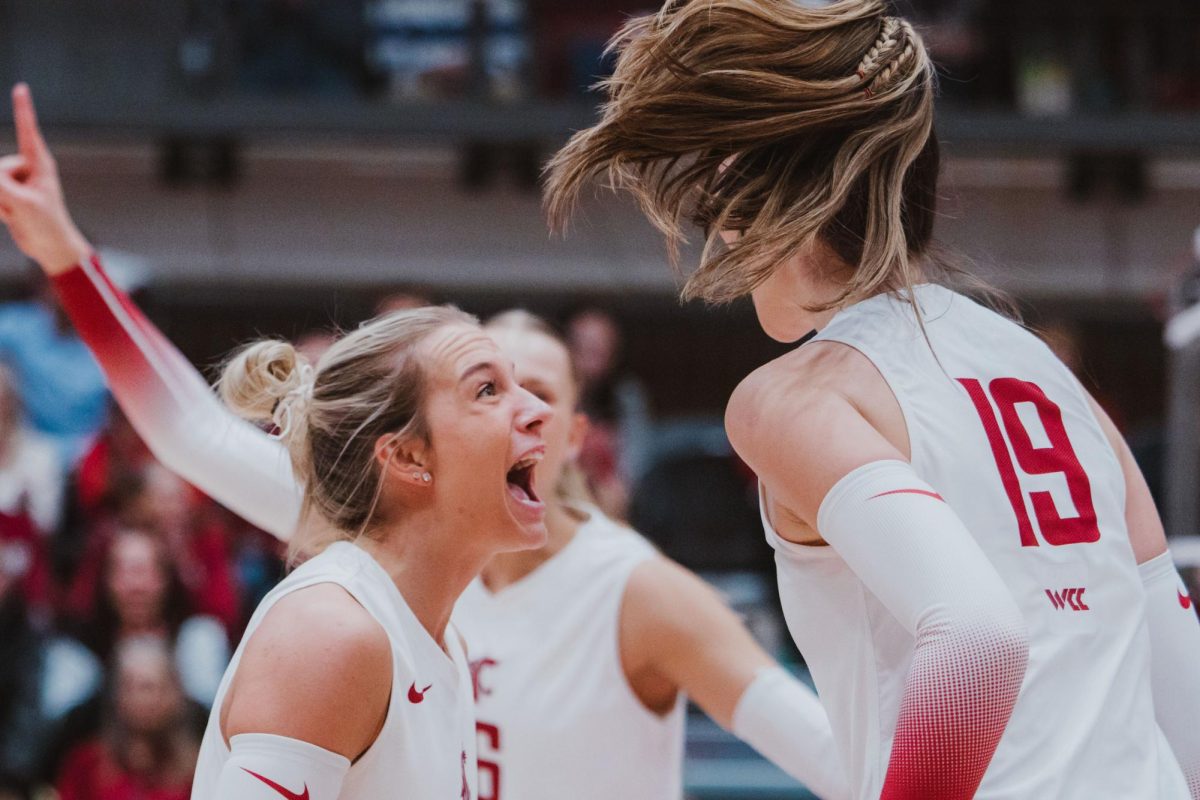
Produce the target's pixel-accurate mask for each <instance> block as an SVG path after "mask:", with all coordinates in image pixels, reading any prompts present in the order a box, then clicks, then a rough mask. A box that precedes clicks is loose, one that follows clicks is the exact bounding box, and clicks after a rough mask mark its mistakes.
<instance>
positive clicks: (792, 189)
mask: <svg viewBox="0 0 1200 800" xmlns="http://www.w3.org/2000/svg"><path fill="white" fill-rule="evenodd" d="M613 50H614V52H615V54H616V67H615V72H614V74H613V76H612V78H611V79H609V80H608V81H607V82H606V84H605V88H606V91H607V94H608V98H607V103H606V105H605V107H604V110H603V115H602V119H601V120H600V122H599V123H597V124H596V125H595V126H594V127H592V128H590V129H587V130H584V131H582V132H580V133H578V134H577V135H576V136H575V137H574V138H573V139H572V140H571V141H570V142H569V143H568V144H567V145H566V147H565V148H564V149H563V150H562V151H561V152H559V153H558V154H557V156H556V157H555V158H554V160H553V161H552V163H551V166H550V169H549V176H548V183H547V197H546V202H547V207H548V209H549V212H550V215H551V217H552V220H553V221H554V222H555V223H556V224H557V225H559V226H561V225H563V224H564V223H565V222H566V221H567V218H568V216H569V214H570V210H571V208H572V206H573V204H574V201H575V199H576V198H577V197H578V195H579V194H580V193H581V192H582V191H583V190H584V189H585V187H587V186H588V185H589V184H590V182H591V180H592V179H593V178H595V177H597V176H599V177H604V178H607V179H608V180H609V182H610V183H611V184H612V185H613V186H614V187H617V188H619V189H624V190H628V191H630V192H632V193H633V194H634V196H635V197H636V198H637V199H638V201H639V202H640V204H641V207H642V208H643V209H644V210H645V211H646V213H647V215H648V216H649V218H650V220H651V221H652V222H653V223H654V224H655V225H657V226H658V227H659V228H660V229H661V230H662V231H663V232H664V233H665V234H666V236H667V238H668V240H669V241H670V242H671V244H672V245H676V244H677V243H678V242H679V241H680V240H681V239H682V237H683V229H684V225H685V223H687V222H690V223H694V224H696V225H697V226H698V227H699V228H700V229H701V230H703V231H704V232H705V238H706V246H705V250H704V253H703V256H702V263H701V266H700V267H699V269H698V270H697V271H696V272H695V273H694V274H693V275H692V276H691V277H690V280H689V282H688V284H687V286H686V288H685V295H686V296H687V297H697V298H703V299H705V300H707V301H710V302H724V301H729V300H732V299H734V298H739V297H743V296H746V295H749V296H751V297H752V298H753V301H754V306H755V309H756V311H757V314H758V320H759V323H760V324H761V326H762V328H763V330H764V331H765V332H766V333H767V334H768V335H770V336H771V337H772V338H774V339H776V340H778V341H780V342H796V341H799V340H800V339H802V338H803V337H805V336H807V335H808V334H809V333H810V332H812V331H813V330H814V329H815V330H816V332H817V333H816V335H815V337H814V338H813V339H812V341H810V342H808V343H807V344H805V345H804V346H802V347H800V348H798V349H796V350H795V351H793V352H791V353H789V354H787V355H785V356H783V357H781V358H779V359H778V360H776V361H773V362H771V363H769V364H767V365H766V366H764V367H762V368H760V369H759V370H757V371H756V372H754V373H753V374H752V375H750V376H749V377H748V378H746V379H745V381H744V382H743V383H742V385H741V386H739V387H738V389H737V390H736V391H735V393H734V395H733V397H732V398H731V399H730V402H729V407H728V409H727V416H726V422H727V427H728V432H729V436H730V439H731V441H732V442H733V444H734V447H735V448H736V449H737V451H738V452H739V454H740V455H741V456H742V457H743V458H744V459H745V461H746V462H747V463H748V464H749V465H750V466H751V467H752V468H753V469H754V470H755V471H756V472H757V473H758V476H759V478H760V484H761V500H762V511H763V522H764V527H765V528H766V532H767V537H768V539H769V541H770V542H771V544H772V545H773V546H774V548H775V550H776V564H777V566H778V573H779V585H780V595H781V598H782V602H783V605H784V611H785V615H786V617H787V621H788V626H789V628H790V630H791V632H792V635H793V637H794V638H795V640H796V643H797V645H798V646H799V647H800V650H801V652H802V653H803V654H804V656H805V660H806V661H807V663H808V665H809V667H810V668H811V670H812V673H813V677H814V679H815V680H816V684H817V689H818V691H819V693H820V696H821V699H822V702H823V703H824V705H825V707H826V709H827V710H828V711H829V716H830V721H831V723H832V725H833V730H834V734H835V737H836V739H837V742H838V748H839V752H840V754H841V755H842V758H843V760H844V762H845V764H846V766H847V768H848V770H849V773H850V781H851V785H852V789H853V792H854V796H855V797H857V798H863V800H867V799H868V798H870V799H871V800H874V799H875V798H880V797H882V798H886V800H901V798H905V799H910V798H911V800H967V798H973V797H980V798H988V799H989V800H1008V799H1010V798H1011V800H1027V799H1028V798H1035V797H1036V798H1051V797H1053V798H1056V800H1076V799H1078V800H1084V798H1097V797H1105V798H1116V797H1120V798H1146V800H1150V798H1155V799H1156V800H1159V799H1164V798H1171V799H1172V800H1175V799H1176V798H1186V797H1188V783H1190V784H1191V791H1192V793H1193V794H1200V726H1197V725H1196V724H1195V720H1196V719H1198V718H1200V685H1198V684H1200V677H1198V676H1200V672H1197V670H1196V669H1194V665H1196V664H1197V663H1200V624H1198V623H1197V620H1196V616H1195V614H1194V613H1192V612H1191V611H1190V610H1189V608H1188V606H1190V601H1187V602H1185V601H1186V598H1185V597H1183V595H1182V594H1179V595H1177V592H1179V591H1181V590H1180V586H1181V584H1180V583H1179V579H1178V576H1177V575H1176V574H1175V571H1174V569H1173V567H1172V564H1171V557H1170V555H1169V554H1168V553H1167V548H1166V542H1165V538H1164V536H1163V531H1162V526H1161V524H1160V523H1159V520H1158V516H1157V514H1156V512H1155V510H1154V505H1153V503H1152V502H1151V500H1150V496H1149V493H1148V492H1147V489H1146V485H1145V482H1144V481H1143V479H1142V476H1141V475H1140V473H1139V472H1138V469H1137V467H1136V465H1135V464H1134V462H1133V459H1132V458H1131V457H1130V454H1129V450H1128V448H1127V447H1126V446H1125V443H1124V442H1123V441H1121V439H1120V437H1119V435H1118V434H1117V433H1116V431H1115V430H1114V428H1113V426H1112V425H1111V423H1110V422H1109V421H1108V419H1107V418H1106V417H1105V416H1104V414H1103V412H1102V411H1100V410H1099V409H1098V407H1097V406H1096V405H1095V403H1094V402H1092V400H1091V398H1089V397H1088V395H1087V394H1086V392H1085V391H1084V390H1083V388H1082V387H1081V386H1080V385H1079V383H1078V382H1077V381H1076V380H1075V379H1074V378H1073V377H1072V375H1071V373H1070V372H1069V371H1068V370H1067V369H1066V368H1065V367H1064V366H1063V365H1062V364H1061V363H1060V362H1059V361H1058V359H1056V358H1055V357H1054V356H1053V355H1052V354H1051V353H1050V351H1049V350H1048V349H1047V348H1046V347H1045V346H1044V345H1043V344H1042V343H1041V342H1040V341H1039V340H1038V339H1037V338H1036V337H1035V336H1033V335H1032V334H1031V333H1029V332H1028V331H1026V330H1025V329H1023V328H1022V327H1020V326H1019V325H1017V324H1014V323H1013V322H1011V321H1009V320H1008V319H1006V318H1004V317H1002V316H1000V315H999V314H996V313H994V312H993V311H991V310H988V309H986V308H984V307H983V306H980V305H977V304H976V303H974V302H972V301H971V300H970V299H968V298H967V297H965V296H963V295H961V294H958V293H956V292H955V291H953V290H951V289H949V288H946V287H945V286H942V285H940V284H939V283H937V282H935V281H936V280H939V279H941V280H944V279H946V278H947V277H952V275H953V272H954V270H952V269H950V270H942V269H939V265H938V263H937V260H936V259H935V258H934V257H933V248H932V234H933V224H934V219H935V201H936V198H937V178H938V143H937V138H936V136H935V134H934V132H933V121H934V109H933V104H934V80H935V75H934V68H933V65H932V64H931V62H930V59H929V55H928V53H927V52H926V50H925V45H924V44H923V43H922V41H921V37H920V36H919V35H918V33H917V32H916V31H915V30H914V29H913V27H912V26H911V25H910V24H909V23H908V22H907V21H906V20H904V19H901V18H899V17H896V16H893V15H892V14H890V13H889V10H888V7H887V4H886V3H884V2H881V0H839V1H838V2H832V3H822V4H807V3H804V4H802V3H797V2H793V0H671V2H668V3H666V4H665V5H664V6H663V8H662V10H661V11H660V12H659V13H657V14H654V15H650V16H646V17H643V18H640V19H635V20H632V21H630V22H629V23H628V24H627V25H626V26H625V27H624V29H623V30H622V31H621V32H620V33H619V34H618V35H617V37H616V39H615V40H614V43H613ZM1164 734H1165V738H1164ZM1181 764H1182V766H1183V769H1182V770H1181V768H1180V765H1181ZM1185 774H1186V776H1187V777H1186V779H1185V777H1184V776H1185Z"/></svg>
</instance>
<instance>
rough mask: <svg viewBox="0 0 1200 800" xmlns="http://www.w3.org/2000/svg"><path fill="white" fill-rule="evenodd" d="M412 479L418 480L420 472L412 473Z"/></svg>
mask: <svg viewBox="0 0 1200 800" xmlns="http://www.w3.org/2000/svg"><path fill="white" fill-rule="evenodd" d="M413 480H414V481H419V480H421V473H419V472H414V473H413Z"/></svg>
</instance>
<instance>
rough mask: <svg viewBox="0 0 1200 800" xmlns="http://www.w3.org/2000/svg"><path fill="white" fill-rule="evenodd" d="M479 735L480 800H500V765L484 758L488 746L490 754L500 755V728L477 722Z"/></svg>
mask: <svg viewBox="0 0 1200 800" xmlns="http://www.w3.org/2000/svg"><path fill="white" fill-rule="evenodd" d="M475 732H476V733H477V734H478V735H479V759H478V760H479V800H500V764H499V762H497V761H492V760H491V759H486V758H484V757H483V753H484V747H485V746H486V747H487V749H488V751H489V754H492V755H494V756H499V755H500V728H498V727H497V726H495V725H489V724H488V723H486V722H476V723H475Z"/></svg>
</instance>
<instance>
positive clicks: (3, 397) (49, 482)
mask: <svg viewBox="0 0 1200 800" xmlns="http://www.w3.org/2000/svg"><path fill="white" fill-rule="evenodd" d="M63 474H64V470H63V468H62V465H61V463H60V461H59V454H58V450H57V449H56V448H55V447H54V444H53V442H51V441H50V440H49V439H47V438H46V437H44V436H42V435H41V434H39V433H37V432H36V431H34V430H32V429H31V428H30V427H29V426H28V425H27V424H26V421H25V413H24V409H23V407H22V405H21V395H20V393H19V390H18V388H17V385H16V378H15V376H14V375H13V373H12V371H11V370H10V369H8V368H7V367H6V366H4V365H3V364H0V514H6V515H8V516H19V515H22V514H25V513H28V515H29V517H30V519H31V520H32V522H33V524H34V526H35V527H36V529H37V531H38V533H40V534H41V535H43V536H48V535H50V534H51V533H53V532H55V531H56V530H58V523H59V520H60V519H61V516H62V502H63V481H64V477H63Z"/></svg>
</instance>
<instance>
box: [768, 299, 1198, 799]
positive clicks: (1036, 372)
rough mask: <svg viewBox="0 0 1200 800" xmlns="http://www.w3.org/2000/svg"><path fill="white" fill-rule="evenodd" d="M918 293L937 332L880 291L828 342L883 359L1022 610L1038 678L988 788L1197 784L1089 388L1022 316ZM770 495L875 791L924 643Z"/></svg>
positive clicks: (861, 768)
mask: <svg viewBox="0 0 1200 800" xmlns="http://www.w3.org/2000/svg"><path fill="white" fill-rule="evenodd" d="M916 298H917V300H918V302H919V304H920V306H921V307H922V309H923V311H924V321H925V331H926V332H927V334H928V338H929V342H928V343H927V342H926V340H925V338H924V335H923V334H922V331H921V329H920V328H919V327H918V325H917V324H916V321H915V315H914V314H913V312H912V309H911V306H909V305H907V304H905V303H902V302H900V301H899V300H896V299H894V298H892V297H890V296H886V295H881V296H877V297H874V298H871V299H869V300H866V301H864V302H861V303H858V304H856V305H854V306H851V307H849V308H847V309H845V310H843V311H841V312H840V313H838V314H837V315H836V316H835V317H834V318H833V320H832V321H831V322H830V323H829V325H828V326H827V327H826V328H825V329H824V330H822V331H821V332H820V333H819V334H818V335H817V337H816V339H815V341H830V342H841V343H844V344H846V345H849V346H850V347H853V348H854V349H856V350H858V351H859V352H861V353H862V354H863V355H865V356H866V357H867V358H869V359H870V360H871V361H872V362H873V363H874V365H875V366H876V368H877V369H878V370H879V372H880V373H881V374H882V375H883V377H884V379H885V380H886V381H887V383H888V385H889V386H890V387H891V389H892V392H893V393H894V394H895V396H896V399H897V401H898V402H899V405H900V408H901V410H902V411H903V414H904V419H905V422H906V423H907V426H908V435H909V440H910V443H911V449H912V466H913V468H914V470H915V471H916V473H917V474H918V475H919V476H920V477H921V478H922V479H923V480H925V481H926V482H928V483H929V484H930V485H931V486H932V487H933V488H934V489H935V490H936V491H937V492H938V493H939V494H940V495H941V496H942V497H943V498H944V499H945V500H946V502H947V503H948V504H949V505H950V506H951V507H952V508H953V509H954V510H955V512H957V514H958V515H959V517H960V518H961V519H962V520H963V522H964V523H965V525H966V527H967V529H968V530H970V531H971V534H972V535H973V536H974V537H975V539H976V540H977V541H978V543H979V545H980V547H982V548H983V550H984V552H985V553H986V554H987V556H988V557H989V559H990V560H991V562H992V564H993V565H994V566H995V568H996V571H997V572H998V573H999V575H1000V577H1001V578H1002V579H1003V580H1004V582H1005V583H1006V584H1007V586H1008V588H1009V590H1010V591H1011V592H1012V596H1013V598H1014V599H1015V600H1016V602H1017V604H1018V606H1019V607H1020V609H1021V611H1022V613H1023V614H1024V617H1025V621H1026V623H1027V625H1028V628H1029V635H1030V652H1029V666H1028V670H1027V672H1026V676H1025V682H1024V684H1023V686H1022V689H1021V695H1020V698H1019V699H1018V701H1017V705H1016V709H1015V710H1014V712H1013V715H1012V718H1011V720H1010V722H1009V724H1008V727H1007V729H1006V731H1005V733H1004V736H1003V738H1002V739H1001V741H1000V745H999V748H998V749H997V750H996V753H995V757H994V758H993V760H992V762H991V766H990V767H989V768H988V771H987V774H986V775H985V777H984V779H983V783H982V784H981V786H980V788H979V791H978V793H977V795H976V797H977V798H980V799H981V800H982V799H984V798H986V800H1001V799H1003V800H1033V799H1035V798H1036V799H1037V800H1042V798H1045V799H1046V800H1050V798H1053V799H1054V800H1095V798H1121V800H1176V799H1177V798H1178V800H1184V799H1185V798H1188V797H1189V794H1188V791H1187V787H1186V785H1185V783H1184V780H1183V776H1182V773H1181V771H1180V769H1179V767H1178V764H1177V763H1176V762H1175V759H1174V756H1173V754H1172V753H1171V751H1170V748H1169V745H1168V744H1167V743H1166V741H1165V739H1164V738H1163V737H1162V734H1161V732H1160V731H1159V728H1158V725H1157V723H1156V722H1155V718H1154V705H1153V702H1152V700H1151V689H1150V669H1149V668H1150V664H1149V661H1150V643H1149V638H1148V633H1147V628H1146V623H1145V619H1144V605H1145V600H1144V595H1143V590H1142V584H1141V580H1140V578H1139V575H1138V570H1137V565H1136V563H1135V560H1134V556H1133V550H1132V547H1131V545H1130V541H1129V535H1128V532H1127V530H1126V525H1125V514H1124V509H1125V482H1124V477H1123V474H1122V470H1121V466H1120V464H1119V462H1118V460H1117V457H1116V454H1115V453H1114V452H1113V449H1112V447H1111V446H1110V444H1109V442H1108V440H1107V439H1106V437H1105V434H1104V431H1103V430H1102V428H1101V427H1100V424H1099V422H1098V421H1097V419H1096V417H1095V415H1094V414H1093V412H1092V410H1091V408H1090V406H1089V402H1088V399H1087V396H1086V394H1085V392H1084V390H1083V389H1082V387H1081V386H1080V385H1079V383H1078V382H1077V381H1076V380H1075V378H1074V377H1073V376H1072V375H1071V373H1070V372H1069V371H1068V370H1067V368H1066V367H1065V366H1063V364H1062V363H1061V362H1060V361H1059V360H1058V359H1057V358H1056V357H1055V356H1054V355H1053V354H1052V353H1051V352H1050V350H1049V349H1048V348H1047V347H1046V346H1045V345H1044V344H1043V343H1042V342H1041V341H1040V340H1038V339H1037V338H1036V337H1035V336H1034V335H1033V334H1031V333H1029V332H1028V331H1026V330H1024V329H1023V328H1021V327H1020V326H1018V325H1016V324H1014V323H1013V322H1011V321H1009V320H1007V319H1005V318H1003V317H1001V316H1000V315H998V314H996V313H994V312H992V311H989V310H987V309H985V308H983V307H982V306H979V305H977V304H976V303H974V302H972V301H971V300H969V299H967V298H966V297H963V296H961V295H958V294H955V293H954V292H951V291H950V290H948V289H945V288H942V287H939V286H933V285H925V286H921V287H918V289H917V290H916ZM930 345H932V350H931V348H930ZM796 413H797V414H803V413H804V409H803V408H797V409H796ZM765 508H766V504H765V503H764V515H763V521H764V524H765V525H766V528H767V538H768V540H769V541H770V542H771V544H772V546H773V547H774V548H775V551H776V558H775V561H776V565H777V567H778V573H779V589H780V598H781V600H782V603H783V608H784V614H785V616H786V618H787V623H788V627H789V629H790V630H791V632H792V636H793V637H794V638H795V640H796V644H797V646H798V647H799V648H800V651H801V652H802V653H803V654H804V657H805V660H806V661H807V662H808V666H809V668H810V669H811V670H812V674H813V678H814V680H815V681H816V685H817V689H818V692H819V694H820V696H821V700H822V702H823V703H824V704H825V707H826V709H827V710H828V712H829V717H830V721H831V723H832V725H833V730H834V735H835V737H836V739H837V744H838V748H839V751H840V753H841V755H842V758H843V761H844V763H845V764H846V765H847V767H848V768H849V771H850V776H851V782H852V785H853V786H854V787H855V791H856V793H857V794H856V796H857V797H860V798H877V797H879V793H880V789H881V787H882V785H883V779H884V775H885V773H886V770H887V765H888V759H889V756H890V753H891V743H892V737H893V734H894V731H895V727H896V721H897V716H898V714H899V707H900V699H901V695H902V694H903V691H904V681H905V677H906V675H907V673H908V668H909V664H910V663H911V659H912V654H913V647H914V644H915V642H914V639H913V637H912V636H910V635H909V633H908V632H907V631H906V630H905V629H904V628H903V627H901V626H900V624H899V623H898V622H897V621H896V620H895V619H894V618H893V617H892V616H891V615H890V614H889V613H888V611H887V609H885V608H884V607H883V605H881V604H880V602H879V601H878V600H877V599H876V598H875V597H874V596H873V595H872V594H871V593H870V592H869V591H868V590H867V589H866V587H865V586H864V585H863V584H862V582H861V581H859V580H858V578H857V577H856V576H855V575H854V573H853V572H851V571H850V569H849V568H848V567H847V566H846V564H845V563H844V562H843V561H842V559H841V558H840V557H839V556H838V554H837V552H835V551H834V550H833V549H832V548H829V547H801V546H797V545H794V544H792V543H789V542H786V541H784V540H783V539H781V538H780V537H779V536H778V535H777V534H776V533H775V532H774V531H773V530H772V529H771V526H770V523H769V521H768V520H767V517H766V513H765Z"/></svg>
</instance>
